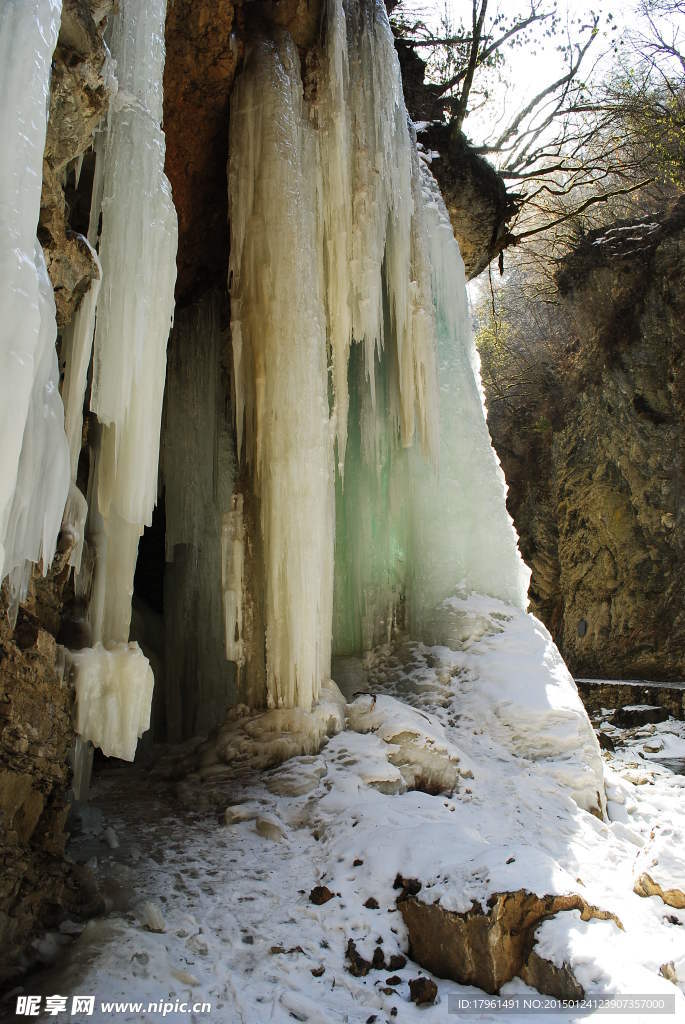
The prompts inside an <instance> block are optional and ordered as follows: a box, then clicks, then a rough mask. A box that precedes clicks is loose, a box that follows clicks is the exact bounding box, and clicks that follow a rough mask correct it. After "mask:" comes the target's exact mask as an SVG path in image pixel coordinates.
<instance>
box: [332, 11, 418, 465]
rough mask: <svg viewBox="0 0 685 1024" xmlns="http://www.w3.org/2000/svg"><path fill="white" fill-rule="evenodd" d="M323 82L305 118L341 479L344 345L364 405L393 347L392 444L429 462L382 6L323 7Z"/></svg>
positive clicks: (412, 205)
mask: <svg viewBox="0 0 685 1024" xmlns="http://www.w3.org/2000/svg"><path fill="white" fill-rule="evenodd" d="M324 75H325V85H324V88H323V89H322V90H321V97H320V98H319V99H317V102H316V106H315V110H314V114H315V120H316V123H317V124H318V127H319V133H318V135H319V160H320V165H321V176H322V186H321V194H322V210H323V228H324V257H325V261H326V263H325V265H326V308H327V314H328V335H329V344H330V346H331V350H332V355H333V384H334V395H335V410H336V419H337V423H336V431H337V442H338V465H339V468H340V470H341V473H342V471H343V466H344V458H345V446H346V435H347V412H348V406H349V393H348V382H347V364H348V359H349V352H350V345H351V343H352V342H353V341H356V342H360V343H364V348H365V352H366V373H367V376H368V377H369V378H370V380H371V389H372V397H373V395H374V369H375V354H376V353H377V352H378V351H379V350H380V349H381V348H382V347H383V345H384V344H386V343H387V344H392V345H393V347H395V348H396V352H397V365H398V369H399V382H398V383H399V396H400V405H399V412H400V426H401V437H402V443H403V444H404V445H405V446H409V445H411V444H412V443H413V441H414V434H415V427H416V426H417V425H418V434H419V438H420V440H421V444H422V446H423V448H424V451H425V452H427V453H428V454H429V456H430V457H431V458H433V460H434V461H436V460H437V445H438V422H437V378H436V368H435V362H434V339H433V334H432V327H433V325H432V317H431V310H430V289H429V281H428V279H427V277H426V274H425V272H424V269H423V268H424V265H425V261H424V260H423V258H422V253H421V245H422V239H421V235H420V231H419V218H418V216H417V188H418V165H417V157H416V149H415V146H414V142H413V139H412V137H411V135H410V131H409V127H408V118H407V110H406V107H405V104H404V97H403V92H402V76H401V72H400V67H399V62H398V59H397V55H396V53H395V46H394V40H393V36H392V32H391V30H390V26H389V24H388V20H387V16H386V14H385V9H384V7H383V6H382V5H381V4H378V3H376V2H375V0H372V2H370V3H366V2H360V3H359V4H350V5H348V10H347V11H345V10H344V9H343V5H342V3H341V2H339V0H330V2H329V3H328V4H327V39H326V62H325V71H324ZM387 315H389V323H388V324H387V325H386V324H385V322H384V321H385V319H386V316H387ZM388 335H389V336H388ZM386 336H387V337H386ZM417 412H418V424H417V422H416V415H417Z"/></svg>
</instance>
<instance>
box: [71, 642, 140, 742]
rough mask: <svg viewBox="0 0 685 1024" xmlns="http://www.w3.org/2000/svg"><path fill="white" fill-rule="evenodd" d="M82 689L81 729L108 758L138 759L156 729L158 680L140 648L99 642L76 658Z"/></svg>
mask: <svg viewBox="0 0 685 1024" xmlns="http://www.w3.org/2000/svg"><path fill="white" fill-rule="evenodd" d="M69 657H70V661H71V664H72V670H73V678H74V686H75V689H76V722H75V728H76V732H77V733H78V735H79V736H80V737H81V739H83V740H90V741H91V743H93V744H94V745H95V746H96V747H100V749H101V750H102V751H103V753H105V754H107V756H108V757H120V758H123V760H125V761H132V760H133V758H134V756H135V753H136V745H137V743H138V739H139V737H140V736H142V735H143V733H144V732H145V731H146V729H149V728H150V705H151V702H152V689H153V686H154V678H153V675H152V669H151V668H150V665H149V663H148V660H147V658H146V657H145V655H144V654H143V653H142V651H141V650H140V648H139V647H138V644H136V643H132V644H113V645H112V646H111V647H110V648H109V649H106V648H105V647H103V646H102V644H96V645H95V646H94V647H89V648H87V649H86V650H83V651H76V652H73V653H72V654H70V656H69Z"/></svg>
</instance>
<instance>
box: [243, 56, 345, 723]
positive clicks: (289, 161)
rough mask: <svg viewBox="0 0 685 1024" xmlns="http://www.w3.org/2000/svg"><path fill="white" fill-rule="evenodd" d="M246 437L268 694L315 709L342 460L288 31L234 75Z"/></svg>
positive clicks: (308, 155)
mask: <svg viewBox="0 0 685 1024" xmlns="http://www.w3.org/2000/svg"><path fill="white" fill-rule="evenodd" d="M229 189H230V191H229V195H230V215H231V253H230V274H231V278H232V284H231V298H232V310H231V313H232V341H233V357H234V379H235V406H236V424H237V435H238V450H239V451H240V450H241V448H242V444H243V437H244V444H245V453H246V457H247V462H248V463H249V465H250V467H251V471H252V474H253V486H254V490H255V493H256V495H257V497H258V499H259V501H260V522H261V535H262V542H263V586H264V609H265V610H264V615H265V626H266V657H267V661H266V701H267V703H268V704H269V705H270V706H293V705H298V706H300V707H304V708H309V707H311V705H312V702H313V701H315V700H316V699H317V697H318V694H319V688H320V685H321V681H322V680H323V679H326V678H327V677H328V676H329V673H330V635H331V615H332V593H333V459H332V428H331V424H330V420H329V406H328V381H327V366H326V325H325V313H324V305H323V280H322V273H321V261H320V252H321V234H320V224H319V219H318V210H317V202H316V197H317V159H316V141H315V137H314V133H313V131H312V129H311V127H310V126H309V124H308V123H307V120H306V118H305V111H304V108H303V95H302V82H301V76H300V65H299V58H298V55H297V50H296V47H295V44H294V43H293V41H292V39H291V38H290V37H289V36H282V37H281V38H279V40H278V42H277V43H276V42H268V41H260V42H258V43H257V44H256V45H255V46H254V48H253V51H252V54H251V56H250V58H249V59H248V63H247V66H246V69H245V71H244V72H243V74H242V75H241V77H240V79H239V80H238V82H237V83H236V86H235V89H234V94H233V99H232V106H231V146H230V159H229Z"/></svg>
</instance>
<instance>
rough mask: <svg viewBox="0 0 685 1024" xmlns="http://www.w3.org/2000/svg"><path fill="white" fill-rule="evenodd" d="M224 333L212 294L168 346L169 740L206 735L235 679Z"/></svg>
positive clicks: (182, 321)
mask: <svg viewBox="0 0 685 1024" xmlns="http://www.w3.org/2000/svg"><path fill="white" fill-rule="evenodd" d="M222 319H223V326H222ZM227 327H228V324H227V322H226V315H225V299H223V300H222V297H221V296H220V295H219V294H218V293H216V292H214V293H210V294H209V295H207V296H205V297H204V298H203V299H202V300H200V301H199V302H198V303H197V304H195V305H192V306H189V307H186V308H184V309H183V310H182V311H181V312H180V313H179V314H178V316H177V317H176V321H175V323H174V329H173V332H172V336H171V337H172V340H171V344H170V346H169V369H168V375H167V387H166V397H165V409H164V431H163V441H162V460H161V470H162V480H163V484H164V500H165V509H166V549H167V555H166V557H167V565H166V569H165V574H164V617H165V626H166V631H165V635H166V659H165V665H166V671H165V680H164V693H165V702H166V727H167V736H168V738H169V739H170V740H174V739H181V738H185V737H187V736H195V735H199V734H200V733H202V732H208V731H209V729H210V728H212V726H214V725H216V724H217V723H218V722H220V721H222V720H223V717H224V713H225V711H226V708H227V706H228V704H229V703H234V702H235V671H234V668H233V666H232V665H230V664H229V662H228V661H227V660H226V653H225V651H224V608H223V572H222V569H223V557H222V523H223V518H224V516H225V515H226V514H228V513H229V510H230V508H231V491H232V489H233V483H234V478H235V455H234V451H233V440H232V423H231V408H230V403H229V401H228V392H229V389H228V367H227V366H225V365H224V357H225V356H226V355H227V354H228V345H227V334H228V331H227ZM233 562H234V564H236V565H237V562H236V560H233ZM231 653H233V652H231ZM230 660H232V661H237V660H238V658H236V657H233V658H231V659H230Z"/></svg>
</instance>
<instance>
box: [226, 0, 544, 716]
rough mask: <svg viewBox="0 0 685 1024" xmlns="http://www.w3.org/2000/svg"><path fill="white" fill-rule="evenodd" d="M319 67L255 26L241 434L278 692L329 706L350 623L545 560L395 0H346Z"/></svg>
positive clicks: (401, 612) (238, 250)
mask: <svg viewBox="0 0 685 1024" xmlns="http://www.w3.org/2000/svg"><path fill="white" fill-rule="evenodd" d="M301 70H302V69H301V68H300V63H299V57H298V53H297V49H296V47H295V44H294V43H293V41H292V40H291V39H290V37H289V36H287V35H286V34H283V35H279V37H278V38H277V39H275V40H271V39H258V40H257V41H256V42H255V43H254V45H253V46H252V49H251V52H250V54H249V57H248V60H247V63H246V67H245V69H244V71H243V72H242V74H241V76H240V77H239V79H238V80H237V82H236V86H235V89H234V93H233V98H232V107H231V133H230V158H229V203H230V220H231V250H230V270H229V280H230V288H231V316H232V322H231V329H232V342H233V360H234V381H235V420H236V433H237V449H238V456H239V458H241V459H242V460H244V462H245V463H246V464H247V465H248V467H249V469H250V473H251V480H252V488H253V490H254V493H255V495H256V496H257V498H258V500H259V507H260V517H259V518H260V521H259V525H258V529H259V531H260V535H261V536H260V539H259V545H260V551H261V557H260V564H259V565H258V566H257V567H256V570H257V572H258V573H261V574H262V575H263V581H262V585H261V589H262V590H263V593H264V625H263V632H264V638H265V646H266V672H265V674H266V678H265V680H263V681H262V693H263V695H262V698H261V699H262V702H263V701H266V703H268V704H269V705H270V706H292V705H298V706H301V707H304V708H306V709H308V708H310V707H311V705H312V703H313V702H314V701H315V700H316V698H317V696H318V691H319V686H320V683H321V680H322V679H325V678H327V677H328V675H329V672H330V661H331V645H330V636H331V622H333V644H334V647H335V650H336V652H337V653H342V654H349V653H353V652H358V651H361V650H364V649H368V648H369V647H370V646H372V645H373V644H374V643H376V642H378V641H380V640H382V639H389V638H390V637H391V636H392V634H393V632H394V631H395V629H396V628H397V627H402V626H405V625H408V626H409V627H410V628H411V630H412V632H413V634H414V635H416V636H424V635H427V633H428V632H429V631H430V629H431V625H432V620H433V616H434V614H435V609H436V607H437V605H438V604H439V603H440V602H441V601H442V600H444V599H445V598H446V597H448V596H449V595H450V594H452V593H453V592H454V590H455V587H457V585H463V586H465V587H466V588H467V589H469V590H481V591H484V592H486V593H489V594H493V595H494V596H496V597H499V598H501V599H503V600H506V601H508V602H509V603H512V604H515V605H517V606H519V607H521V608H523V607H525V602H526V588H527V583H528V576H529V574H528V571H527V569H526V568H525V566H524V565H523V563H522V561H521V557H520V555H519V553H518V550H517V544H516V535H515V532H514V529H513V526H512V522H511V519H510V518H509V516H508V514H507V512H506V507H505V502H504V498H505V486H504V478H503V475H502V472H501V469H500V467H499V464H498V462H497V458H496V456H495V454H494V452H493V450H492V447H491V445H490V440H489V435H488V430H487V424H486V420H485V414H484V407H483V400H482V391H481V388H480V382H479V371H478V361H477V357H476V354H475V348H474V345H473V340H472V337H471V328H470V324H469V319H468V304H467V299H466V290H465V277H464V271H463V264H462V263H461V260H460V257H459V252H458V247H457V244H456V242H455V241H454V237H453V235H452V232H451V229H450V227H449V219H448V216H447V213H446V211H445V208H444V205H443V204H442V201H441V199H440V197H439V194H438V190H437V186H436V185H435V183H434V181H433V180H432V178H431V176H430V173H429V172H428V171H427V169H424V168H422V167H421V166H420V161H419V158H418V153H417V149H416V145H415V141H414V138H413V132H412V129H411V126H410V124H409V122H408V118H407V111H406V108H405V105H404V99H403V94H402V81H401V74H400V68H399V63H398V60H397V56H396V53H395V49H394V43H393V37H392V32H391V30H390V27H389V24H388V20H387V15H386V13H385V9H384V7H383V5H382V4H378V3H375V2H373V0H371V2H367V0H363V2H360V3H358V4H350V5H349V6H348V8H347V9H346V10H345V9H344V8H343V5H342V3H341V2H340V0H334V2H331V3H330V4H328V5H327V8H326V26H325V43H324V54H323V59H322V63H321V65H320V66H319V67H318V68H317V88H316V90H315V91H314V94H313V98H310V97H309V95H305V93H304V91H303V85H302V74H301ZM328 352H330V361H331V378H332V380H331V385H332V386H331V387H330V388H329V381H328V376H327V371H328V366H327V362H328V359H327V353H328ZM240 533H241V531H240V524H239V522H237V521H234V520H233V519H229V520H228V522H227V540H228V541H229V546H232V547H233V548H234V550H235V558H236V559H237V562H238V563H239V564H238V565H237V568H236V572H235V573H233V576H234V577H235V578H234V579H233V581H232V583H231V585H230V586H229V587H227V591H229V592H230V595H231V598H232V599H233V604H231V605H230V615H229V617H228V619H227V625H228V626H229V628H231V629H232V632H233V637H229V638H228V643H227V653H228V656H229V657H234V658H236V660H238V661H240V659H246V660H247V662H248V665H247V670H248V675H249V674H250V657H249V651H248V652H246V650H245V645H244V644H241V643H240V641H241V639H242V637H241V629H242V625H241V624H242V619H243V617H244V616H243V614H242V612H243V609H242V606H241V603H240V599H238V598H237V594H238V589H239V588H238V582H239V578H240V571H239V570H240V563H241V559H242V558H243V551H242V549H241V547H240V545H239V544H237V543H235V542H236V540H239V538H240ZM334 536H335V542H334ZM230 576H231V572H230V571H227V573H226V579H227V580H228V578H229V577H230ZM334 581H335V583H334ZM257 646H258V647H259V648H260V649H263V648H264V643H262V644H258V645H257ZM252 674H253V675H254V673H252Z"/></svg>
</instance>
